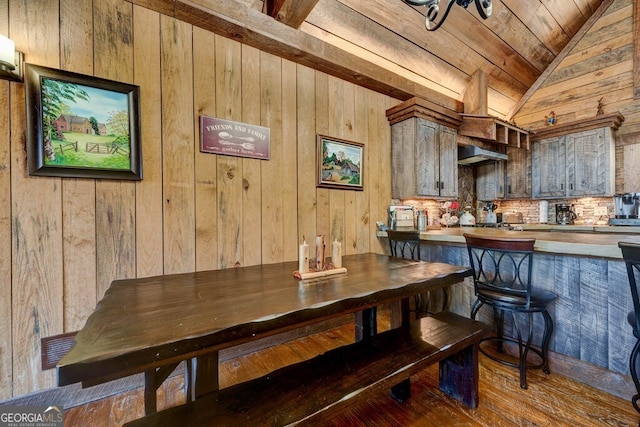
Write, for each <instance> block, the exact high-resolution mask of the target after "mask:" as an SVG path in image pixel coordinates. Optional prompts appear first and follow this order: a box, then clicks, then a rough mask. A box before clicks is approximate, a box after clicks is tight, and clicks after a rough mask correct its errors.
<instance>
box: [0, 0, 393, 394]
mask: <svg viewBox="0 0 640 427" xmlns="http://www.w3.org/2000/svg"><path fill="white" fill-rule="evenodd" d="M0 33H2V34H8V35H9V36H10V37H11V38H12V39H13V40H14V41H15V42H16V47H17V49H19V50H22V51H24V52H25V56H26V60H27V62H29V63H34V64H39V65H44V66H49V67H53V68H60V69H63V70H69V71H75V72H79V73H83V74H88V75H95V76H98V77H103V78H107V79H111V80H117V81H122V82H127V83H133V84H137V85H139V86H140V88H141V105H142V108H141V110H142V111H141V113H142V115H141V123H142V129H141V130H142V132H141V133H142V144H143V147H142V157H143V174H144V179H143V180H142V181H141V182H137V183H135V182H125V181H110V180H93V179H66V178H65V179H61V178H53V177H52V178H47V177H30V176H28V174H27V168H26V152H25V135H26V117H25V86H24V85H23V84H20V83H9V82H6V81H0V343H2V344H1V348H0V400H2V399H6V398H9V397H12V396H20V395H23V394H26V393H29V392H33V391H36V390H41V389H45V388H49V387H53V386H54V385H55V374H54V372H53V371H47V372H42V371H41V370H40V338H41V337H44V336H50V335H55V334H58V333H62V332H65V331H72V330H77V329H79V328H81V327H82V325H83V324H84V322H85V320H86V318H87V316H88V315H89V314H90V313H91V312H92V311H93V309H94V307H95V305H96V302H97V301H98V300H99V299H100V298H101V296H102V295H103V294H104V292H105V290H106V289H107V288H108V286H109V284H110V283H111V281H112V280H114V279H122V278H131V277H145V276H151V275H159V274H169V273H182V272H191V271H196V270H206V269H217V268H232V267H234V266H244V265H254V264H259V263H273V262H281V261H289V260H295V259H296V258H297V246H298V244H299V242H300V239H301V236H303V235H305V236H307V238H311V237H312V236H314V235H315V234H325V235H327V236H328V238H330V239H331V240H333V239H334V238H337V239H338V240H340V241H342V242H343V249H344V252H345V253H346V254H352V253H361V252H367V251H374V252H383V251H384V248H383V247H382V246H381V243H380V242H379V241H378V239H377V238H376V237H375V221H376V220H379V219H384V218H386V213H385V211H386V207H387V205H388V204H389V202H390V200H391V192H390V171H389V167H390V163H389V156H390V135H389V134H390V128H389V125H388V123H387V119H386V116H385V110H386V109H387V108H389V107H391V106H393V105H396V104H398V103H399V101H398V100H394V99H391V98H389V97H387V96H383V95H379V94H376V93H374V92H372V91H369V90H366V89H363V88H361V87H358V86H354V85H353V84H351V83H347V82H344V81H341V80H338V79H336V78H333V77H330V76H328V75H326V74H323V73H320V72H316V71H314V70H312V69H309V68H306V67H303V66H299V65H296V64H294V63H292V62H289V61H285V60H282V59H281V58H279V57H277V56H274V55H271V54H267V53H264V52H261V51H259V50H256V49H254V48H251V47H247V46H243V45H242V44H240V43H238V42H236V41H232V40H229V39H225V38H222V37H220V36H217V35H214V34H213V33H210V32H207V31H204V30H202V29H199V28H196V27H193V26H191V25H188V24H185V23H184V22H180V21H177V20H175V19H172V18H169V17H167V16H164V15H160V14H158V13H155V12H150V11H149V10H146V9H143V8H140V7H138V6H132V5H131V3H129V2H126V1H124V0H33V1H29V2H25V1H20V0H0ZM200 115H207V116H212V117H219V118H224V119H229V120H234V121H240V122H246V123H251V124H258V125H262V126H266V127H269V128H270V129H271V159H270V160H268V161H264V160H262V161H261V160H254V159H243V158H238V157H228V156H218V155H213V154H203V153H200V152H199V117H200ZM318 133H320V134H327V135H332V136H336V137H340V138H345V139H348V140H354V141H358V142H362V143H364V144H365V159H364V191H361V192H357V191H342V190H329V189H317V188H316V186H315V165H316V163H315V158H316V139H315V137H316V134H318Z"/></svg>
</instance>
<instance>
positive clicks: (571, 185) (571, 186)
mask: <svg viewBox="0 0 640 427" xmlns="http://www.w3.org/2000/svg"><path fill="white" fill-rule="evenodd" d="M569 190H571V191H573V182H572V183H571V184H569Z"/></svg>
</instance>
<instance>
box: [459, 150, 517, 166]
mask: <svg viewBox="0 0 640 427" xmlns="http://www.w3.org/2000/svg"><path fill="white" fill-rule="evenodd" d="M487 160H507V155H506V154H502V153H498V152H496V151H491V150H487V149H486V148H480V147H476V146H475V145H461V146H459V147H458V164H459V165H471V164H474V163H479V162H486V161H487Z"/></svg>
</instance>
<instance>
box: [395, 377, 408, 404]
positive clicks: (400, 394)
mask: <svg viewBox="0 0 640 427" xmlns="http://www.w3.org/2000/svg"><path fill="white" fill-rule="evenodd" d="M391 397H393V398H394V399H396V400H397V401H398V402H400V403H404V402H406V401H407V400H409V398H410V397H411V380H410V379H409V378H407V379H406V380H404V381H402V382H401V383H399V384H396V385H394V386H393V387H391Z"/></svg>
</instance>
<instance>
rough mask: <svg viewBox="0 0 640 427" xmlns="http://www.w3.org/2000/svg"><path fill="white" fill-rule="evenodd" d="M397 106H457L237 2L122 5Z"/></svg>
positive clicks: (149, 0)
mask: <svg viewBox="0 0 640 427" xmlns="http://www.w3.org/2000/svg"><path fill="white" fill-rule="evenodd" d="M126 1H128V2H130V3H132V4H135V5H138V6H141V7H144V8H146V9H150V10H153V11H156V12H160V13H163V14H165V15H168V16H171V17H174V18H176V19H179V20H180V21H183V22H187V23H189V24H192V25H195V26H197V27H200V28H203V29H205V30H208V31H211V32H213V33H216V34H219V35H221V36H224V37H227V38H229V39H232V40H236V41H238V42H241V43H243V44H246V45H248V46H252V47H255V48H257V49H260V50H263V51H265V52H268V53H271V54H274V55H277V56H279V57H281V58H284V59H287V60H290V61H293V62H295V63H298V64H301V65H304V66H307V67H309V68H312V69H315V70H318V71H322V72H324V73H326V74H329V75H332V76H334V77H337V78H340V79H342V80H345V81H348V82H351V83H354V84H357V85H359V86H363V87H366V88H368V89H371V90H373V91H375V92H378V93H382V94H385V95H388V96H391V97H393V98H396V99H399V100H401V101H404V100H407V99H410V98H413V97H419V98H423V99H428V100H429V101H431V102H433V103H434V104H437V105H440V106H442V107H444V108H447V109H450V110H452V111H455V112H462V110H463V105H462V102H460V101H457V100H455V99H453V98H450V97H448V96H446V95H443V94H441V93H439V92H437V91H435V90H433V89H431V88H428V87H426V86H423V85H421V84H419V83H416V82H413V81H410V80H407V79H406V78H404V77H402V76H399V75H398V74H396V73H394V72H392V71H390V70H388V69H385V68H383V67H381V66H379V65H376V64H374V63H372V62H371V61H368V60H367V59H364V58H360V57H358V56H356V55H354V54H352V53H349V52H346V51H344V50H342V49H339V48H337V47H335V46H332V45H330V44H328V43H325V42H323V41H321V40H319V39H317V38H315V37H313V36H310V35H308V34H305V33H303V32H302V31H300V30H296V29H294V28H291V27H289V26H286V25H284V24H281V23H280V22H277V21H276V20H274V19H272V18H270V17H269V16H267V15H265V14H264V13H262V12H261V11H259V10H255V9H252V8H249V7H247V6H245V5H244V4H242V3H239V2H236V1H215V0H126Z"/></svg>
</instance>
